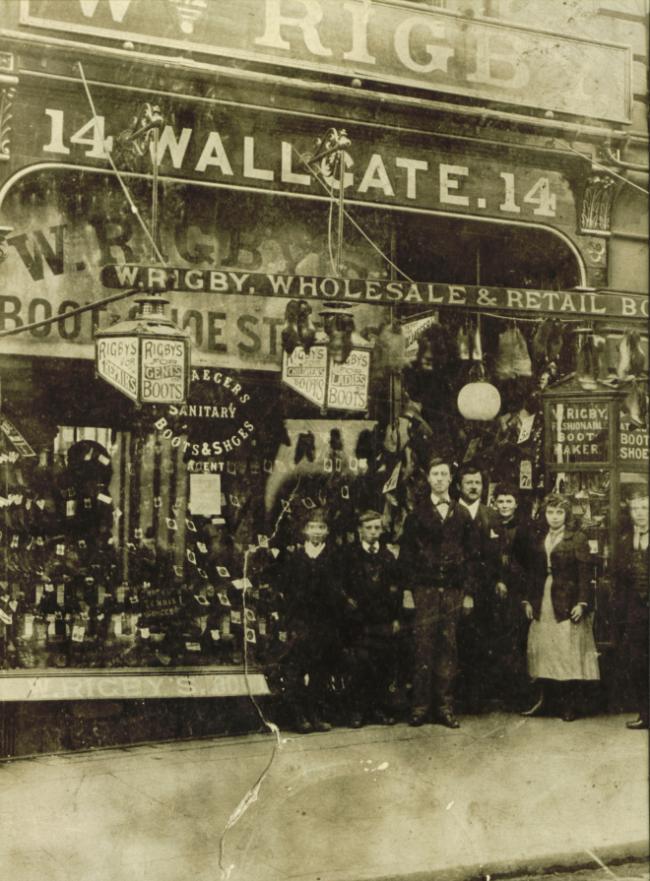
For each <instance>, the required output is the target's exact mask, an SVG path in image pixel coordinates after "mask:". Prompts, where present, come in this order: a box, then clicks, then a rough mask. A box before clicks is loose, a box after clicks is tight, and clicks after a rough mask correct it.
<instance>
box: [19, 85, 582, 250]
mask: <svg viewBox="0 0 650 881" xmlns="http://www.w3.org/2000/svg"><path fill="white" fill-rule="evenodd" d="M37 86H40V87H39V88H37ZM143 100H144V98H143V95H142V94H141V93H140V92H137V93H133V92H131V91H129V90H128V89H127V88H112V89H108V88H107V87H106V86H100V85H97V86H94V87H93V101H94V104H95V108H96V112H97V116H96V117H93V115H92V113H91V111H90V109H89V107H88V102H87V99H86V96H85V93H84V91H83V89H82V87H81V84H80V83H70V84H69V85H68V86H67V87H66V90H65V91H61V92H55V93H53V92H52V90H51V88H50V83H49V81H48V80H41V79H40V78H38V77H36V78H35V79H34V80H33V81H32V80H30V81H29V82H28V84H27V87H26V88H25V90H24V92H23V97H22V101H21V108H20V112H15V113H14V120H13V130H14V133H15V142H16V144H19V145H20V158H21V163H22V164H29V163H37V162H52V161H61V162H66V163H73V164H75V165H80V166H90V167H95V168H102V169H105V170H109V168H110V166H109V163H108V157H107V153H106V150H107V149H109V150H111V153H112V155H113V158H114V161H115V162H116V164H117V166H118V167H120V164H121V159H120V153H119V149H116V148H115V145H114V139H115V136H117V135H119V134H120V133H121V132H123V131H124V130H128V128H129V126H130V125H131V123H132V118H133V116H134V114H135V113H137V110H138V109H139V107H140V105H141V103H142V101H143ZM156 100H159V99H156ZM160 100H162V99H160ZM162 107H163V110H164V115H165V118H166V119H167V120H168V124H167V125H166V126H165V127H164V128H163V130H162V131H161V133H160V139H159V144H158V158H159V167H160V174H161V176H162V177H163V178H173V179H176V180H183V181H188V182H190V181H199V182H200V183H201V184H202V185H205V184H206V183H213V184H216V185H221V186H228V187H231V186H241V187H246V188H249V189H254V190H263V191H265V192H282V193H293V194H296V195H309V196H310V197H312V198H318V199H327V198H328V195H327V188H330V189H334V190H337V189H338V186H339V182H338V180H335V179H334V178H332V177H331V174H330V172H329V170H327V169H326V168H323V167H320V168H319V169H318V177H317V176H316V175H315V174H314V170H313V169H312V168H310V167H308V166H307V165H306V164H305V161H304V158H303V157H309V156H311V155H312V154H313V151H314V147H315V142H316V139H317V138H320V137H322V136H323V134H324V128H323V123H322V121H321V120H317V119H313V118H312V117H310V116H305V117H302V116H299V115H297V114H292V115H290V116H288V115H286V114H283V113H282V111H281V110H274V109H273V108H265V109H264V112H263V117H262V122H263V124H261V122H260V110H259V109H258V110H255V111H254V112H253V111H251V110H250V109H248V108H246V107H243V106H242V107H237V110H236V113H233V108H232V107H231V106H230V105H229V106H228V107H224V106H223V105H220V104H217V103H209V102H200V103H199V102H196V101H193V100H192V99H191V98H184V99H183V100H182V101H181V100H180V99H178V98H177V97H176V96H169V97H167V96H165V99H164V103H163V104H162ZM178 119H182V120H183V122H184V124H183V125H179V124H178V123H173V122H172V121H173V120H178ZM341 124H342V125H346V124H345V123H341ZM347 132H348V135H349V137H350V139H351V141H352V146H351V147H350V149H349V151H348V152H346V153H345V157H344V161H345V175H344V181H343V184H344V189H345V193H346V196H347V198H348V199H349V200H354V201H358V202H362V203H370V204H382V205H394V206H408V207H409V208H413V207H418V208H421V209H427V210H432V211H440V212H452V213H454V214H458V213H460V214H467V215H471V216H481V217H497V218H499V219H509V220H513V221H516V222H517V223H518V224H520V223H522V222H523V223H526V222H528V223H530V222H533V223H543V224H550V225H552V226H559V227H562V228H563V229H565V230H566V231H567V233H569V234H574V233H575V229H576V225H577V217H576V208H575V198H574V194H573V192H572V190H571V187H570V185H569V181H568V179H567V177H566V176H565V175H564V174H563V173H562V171H560V170H555V169H552V168H548V165H547V164H545V165H542V164H540V163H539V162H538V161H537V159H536V157H535V155H534V154H531V153H530V152H529V151H526V152H521V151H516V150H509V149H507V148H506V147H505V146H504V149H503V150H499V151H498V152H497V151H494V152H493V153H492V154H487V153H486V152H485V151H479V150H477V149H476V148H474V147H472V146H471V144H470V143H468V141H467V140H465V139H463V140H461V139H454V138H453V137H449V136H448V137H446V138H444V139H442V138H440V137H436V136H435V135H429V136H424V135H422V134H421V133H418V134H413V133H410V132H409V131H408V130H406V131H404V130H402V131H396V130H394V129H393V130H378V129H377V127H376V126H373V127H367V126H364V125H363V123H355V124H353V125H350V124H347ZM127 170H128V171H129V172H130V173H136V174H138V173H141V174H150V173H151V163H150V158H149V154H148V153H146V154H145V157H144V159H143V160H142V161H141V164H140V165H139V166H136V167H135V168H134V167H133V165H132V164H131V165H129V167H128V169H127Z"/></svg>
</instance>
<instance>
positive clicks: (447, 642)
mask: <svg viewBox="0 0 650 881" xmlns="http://www.w3.org/2000/svg"><path fill="white" fill-rule="evenodd" d="M436 594H437V599H438V602H437V627H436V631H435V645H434V649H433V651H434V654H433V692H434V699H435V702H436V709H438V710H445V711H446V710H453V707H454V693H453V687H454V682H455V679H456V675H457V673H458V646H457V640H456V633H457V628H458V621H459V619H460V610H461V592H460V590H458V589H456V588H449V589H445V590H443V591H436Z"/></svg>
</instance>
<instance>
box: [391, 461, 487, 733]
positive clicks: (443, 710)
mask: <svg viewBox="0 0 650 881" xmlns="http://www.w3.org/2000/svg"><path fill="white" fill-rule="evenodd" d="M427 481H428V484H429V489H430V494H429V495H428V496H427V497H425V498H424V499H422V500H421V501H420V502H419V504H417V505H416V506H415V508H414V510H413V511H412V513H410V514H409V515H408V516H407V518H406V521H405V523H404V529H403V534H402V540H401V553H400V562H401V565H402V572H403V576H402V577H403V583H404V585H405V586H406V587H408V588H410V589H411V591H412V593H413V597H414V600H415V621H414V638H415V664H414V666H415V669H414V671H413V694H412V707H411V716H410V719H409V725H413V726H419V725H423V724H424V723H425V722H426V721H427V720H428V718H429V715H430V713H431V712H433V715H434V718H435V721H437V722H438V723H439V724H441V725H445V726H447V727H448V728H459V727H460V723H459V722H458V720H457V719H456V716H455V714H454V694H453V687H454V680H455V678H456V673H457V668H458V652H457V646H456V630H457V627H458V621H459V619H460V616H461V614H462V612H463V611H465V612H466V613H468V612H470V611H471V610H472V608H473V605H474V600H473V596H472V592H473V591H472V566H473V561H474V557H475V542H474V536H475V532H474V524H473V522H472V518H471V516H470V514H469V512H468V511H467V510H466V508H464V507H462V506H461V505H460V504H459V503H458V502H455V501H453V500H452V499H451V498H450V496H449V487H450V485H451V465H450V463H449V462H447V461H446V460H445V459H442V458H434V459H432V460H431V461H430V462H429V468H428V472H427Z"/></svg>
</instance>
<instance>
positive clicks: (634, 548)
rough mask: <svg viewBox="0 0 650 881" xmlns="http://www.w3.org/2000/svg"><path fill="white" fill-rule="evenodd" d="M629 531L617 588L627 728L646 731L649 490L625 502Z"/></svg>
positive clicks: (624, 539) (622, 547) (621, 551)
mask: <svg viewBox="0 0 650 881" xmlns="http://www.w3.org/2000/svg"><path fill="white" fill-rule="evenodd" d="M628 508H629V512H630V519H631V521H632V530H631V531H629V532H626V533H624V534H623V535H622V536H621V543H620V547H619V558H620V560H621V565H620V566H619V576H620V577H619V580H618V588H619V591H621V592H622V596H623V602H624V618H623V621H624V628H625V647H626V650H627V651H626V654H627V661H628V664H627V669H628V671H629V677H630V683H631V686H632V693H633V695H634V700H635V702H636V706H637V710H638V714H639V715H638V718H637V719H635V720H634V721H631V722H628V723H627V727H628V728H631V729H633V730H634V729H636V730H646V729H647V728H648V722H649V716H650V713H649V707H648V624H649V617H648V491H647V489H645V488H639V489H638V490H633V491H632V492H631V494H630V497H629V499H628Z"/></svg>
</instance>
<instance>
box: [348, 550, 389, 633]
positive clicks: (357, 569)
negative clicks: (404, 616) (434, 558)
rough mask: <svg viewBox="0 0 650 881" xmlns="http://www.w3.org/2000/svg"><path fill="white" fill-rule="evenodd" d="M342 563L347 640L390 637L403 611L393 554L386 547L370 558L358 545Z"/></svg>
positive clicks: (370, 555) (349, 551)
mask: <svg viewBox="0 0 650 881" xmlns="http://www.w3.org/2000/svg"><path fill="white" fill-rule="evenodd" d="M341 562H342V569H341V583H342V589H343V595H344V597H345V602H344V607H343V619H344V626H345V632H346V638H347V639H349V640H350V641H352V642H355V641H356V640H358V639H364V638H366V637H369V638H373V637H386V636H391V635H392V632H393V622H394V621H396V620H398V619H399V616H400V611H401V607H402V590H401V588H400V586H399V585H400V577H399V568H398V563H397V560H396V559H395V557H394V556H393V554H391V552H390V551H389V550H388V548H385V547H380V548H379V551H378V552H377V553H376V554H369V553H368V552H367V551H365V550H364V548H363V545H362V544H361V542H359V541H357V542H355V543H354V544H351V545H349V546H348V547H347V548H346V549H345V551H343V553H342V556H341Z"/></svg>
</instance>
